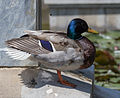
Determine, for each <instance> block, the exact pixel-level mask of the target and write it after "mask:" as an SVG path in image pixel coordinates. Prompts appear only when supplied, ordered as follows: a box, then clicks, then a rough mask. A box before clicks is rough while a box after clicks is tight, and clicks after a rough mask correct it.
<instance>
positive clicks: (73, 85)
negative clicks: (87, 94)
mask: <svg viewBox="0 0 120 98" xmlns="http://www.w3.org/2000/svg"><path fill="white" fill-rule="evenodd" d="M59 82H60V83H61V84H63V85H66V86H70V87H73V88H75V87H76V85H75V84H72V83H69V82H68V81H66V80H62V81H60V80H59Z"/></svg>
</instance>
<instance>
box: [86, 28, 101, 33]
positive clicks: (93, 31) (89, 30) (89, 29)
mask: <svg viewBox="0 0 120 98" xmlns="http://www.w3.org/2000/svg"><path fill="white" fill-rule="evenodd" d="M88 32H89V33H94V34H98V33H99V32H97V31H95V30H93V29H91V28H88Z"/></svg>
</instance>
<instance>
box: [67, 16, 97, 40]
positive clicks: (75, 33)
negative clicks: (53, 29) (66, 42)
mask: <svg viewBox="0 0 120 98" xmlns="http://www.w3.org/2000/svg"><path fill="white" fill-rule="evenodd" d="M84 32H90V33H98V32H97V31H95V30H93V29H91V28H89V27H88V24H87V23H86V21H84V20H82V19H79V18H76V19H73V20H72V21H71V22H70V24H69V25H68V29H67V36H68V37H69V38H71V39H74V40H76V39H80V38H82V35H81V34H82V33H84Z"/></svg>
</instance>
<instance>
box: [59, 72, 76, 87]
mask: <svg viewBox="0 0 120 98" xmlns="http://www.w3.org/2000/svg"><path fill="white" fill-rule="evenodd" d="M57 74H58V78H59V82H60V83H61V84H63V85H66V86H70V87H73V88H75V87H76V85H75V84H72V83H69V82H68V81H65V80H63V78H62V76H61V71H59V70H57Z"/></svg>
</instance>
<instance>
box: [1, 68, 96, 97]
mask: <svg viewBox="0 0 120 98" xmlns="http://www.w3.org/2000/svg"><path fill="white" fill-rule="evenodd" d="M62 75H63V78H64V79H65V80H68V81H69V82H71V83H74V84H76V85H77V86H76V88H71V87H68V86H64V85H61V84H60V83H59V82H58V81H57V80H58V77H57V74H56V71H54V70H46V69H39V68H0V98H90V96H91V94H92V81H94V66H92V67H90V68H88V69H84V70H76V71H73V72H62Z"/></svg>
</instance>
